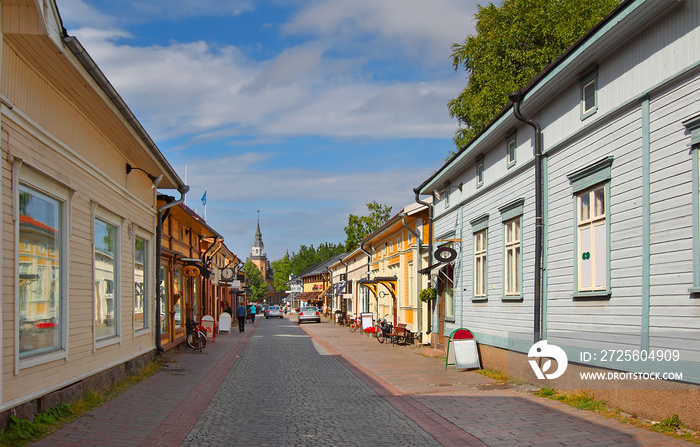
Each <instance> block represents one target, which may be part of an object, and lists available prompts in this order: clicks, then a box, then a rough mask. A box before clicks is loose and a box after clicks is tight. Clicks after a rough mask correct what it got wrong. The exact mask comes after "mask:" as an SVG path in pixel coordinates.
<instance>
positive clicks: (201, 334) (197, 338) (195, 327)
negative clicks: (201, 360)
mask: <svg viewBox="0 0 700 447" xmlns="http://www.w3.org/2000/svg"><path fill="white" fill-rule="evenodd" d="M188 326H189V327H188V331H187V345H188V346H189V347H190V348H192V349H194V350H197V351H199V352H202V349H204V348H205V347H206V346H207V330H206V328H205V327H204V326H202V325H201V324H199V323H197V321H195V319H194V318H193V319H192V320H190V323H189V324H188Z"/></svg>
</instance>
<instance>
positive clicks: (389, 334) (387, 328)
mask: <svg viewBox="0 0 700 447" xmlns="http://www.w3.org/2000/svg"><path fill="white" fill-rule="evenodd" d="M388 315H389V314H386V315H384V317H383V318H379V319H377V323H376V325H375V328H374V333H375V334H376V335H377V341H378V342H379V343H384V341H385V340H386V339H387V338H389V339H391V340H392V342H393V336H394V327H393V326H392V324H391V323H389V322H388V321H387V319H386V317H387V316H388Z"/></svg>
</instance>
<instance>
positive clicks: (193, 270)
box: [182, 265, 201, 278]
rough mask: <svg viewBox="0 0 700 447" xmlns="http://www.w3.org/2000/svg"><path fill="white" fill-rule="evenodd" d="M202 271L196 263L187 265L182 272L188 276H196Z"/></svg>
mask: <svg viewBox="0 0 700 447" xmlns="http://www.w3.org/2000/svg"><path fill="white" fill-rule="evenodd" d="M200 273H201V272H200V271H199V267H197V266H196V265H186V266H185V267H183V269H182V274H183V275H185V276H186V277H188V278H194V277H195V276H199V274H200Z"/></svg>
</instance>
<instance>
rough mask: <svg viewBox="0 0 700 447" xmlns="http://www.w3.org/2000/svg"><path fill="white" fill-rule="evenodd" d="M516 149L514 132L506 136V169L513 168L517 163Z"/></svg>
mask: <svg viewBox="0 0 700 447" xmlns="http://www.w3.org/2000/svg"><path fill="white" fill-rule="evenodd" d="M516 149H517V144H516V141H515V132H512V133H510V134H508V135H507V136H506V165H507V166H508V169H510V168H512V167H513V166H515V164H516V162H517V155H516Z"/></svg>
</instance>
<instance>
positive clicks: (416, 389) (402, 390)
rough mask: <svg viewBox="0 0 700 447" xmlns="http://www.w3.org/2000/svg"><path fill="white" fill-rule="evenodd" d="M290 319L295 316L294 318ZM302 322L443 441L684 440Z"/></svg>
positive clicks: (661, 443)
mask: <svg viewBox="0 0 700 447" xmlns="http://www.w3.org/2000/svg"><path fill="white" fill-rule="evenodd" d="M292 318H293V317H292ZM301 327H302V328H303V329H304V330H305V331H306V332H307V333H308V334H309V335H310V336H311V337H312V339H314V340H315V341H316V342H317V343H318V344H319V345H321V346H322V347H323V348H324V349H326V350H327V351H328V352H329V353H330V354H331V355H334V356H335V357H336V358H337V359H338V360H339V361H340V362H341V363H343V364H345V366H347V367H348V368H350V369H351V370H352V371H353V372H355V374H356V375H358V377H360V378H361V379H362V380H364V381H365V382H366V383H367V384H368V385H369V386H371V387H372V388H373V389H374V390H375V391H376V392H377V393H379V394H380V395H382V396H383V397H384V398H385V399H387V400H388V401H389V402H391V403H392V404H393V405H394V406H395V407H396V408H397V409H399V410H400V411H402V412H403V413H404V414H405V415H407V416H408V417H410V418H411V419H413V420H414V421H415V422H416V423H417V424H418V425H419V426H420V427H421V428H423V429H424V430H425V431H426V432H428V433H429V434H431V435H432V436H434V437H435V438H436V439H437V440H438V441H440V443H442V444H443V445H446V446H477V445H480V446H483V445H489V446H529V445H531V446H555V445H556V446H562V445H565V446H613V445H614V446H685V445H693V444H691V443H688V442H684V441H681V440H677V439H674V438H671V437H668V436H665V435H662V434H660V433H654V432H649V431H645V430H642V429H639V428H636V427H634V426H630V425H626V424H623V423H621V422H619V421H617V420H614V419H608V418H605V417H603V416H600V415H598V414H596V413H593V412H590V411H585V410H578V409H576V408H573V407H570V406H568V405H565V404H563V403H561V402H557V401H554V400H550V399H545V398H540V397H537V396H533V395H530V394H526V393H523V392H520V391H518V389H509V388H506V387H505V386H504V385H500V384H497V383H496V382H495V381H494V380H492V379H489V378H487V377H484V376H482V375H480V374H477V373H474V372H468V371H460V372H456V371H455V369H454V368H453V367H451V368H449V369H445V360H444V358H443V359H437V358H430V357H425V356H422V355H420V350H419V349H416V348H414V347H408V346H392V345H391V344H379V343H378V342H377V341H376V340H375V339H374V338H369V337H368V336H367V335H366V334H363V333H361V332H359V331H358V332H355V333H351V332H350V331H349V330H348V328H346V327H340V326H337V325H335V324H333V323H329V322H325V320H324V323H322V324H309V323H305V324H303V325H301Z"/></svg>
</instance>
